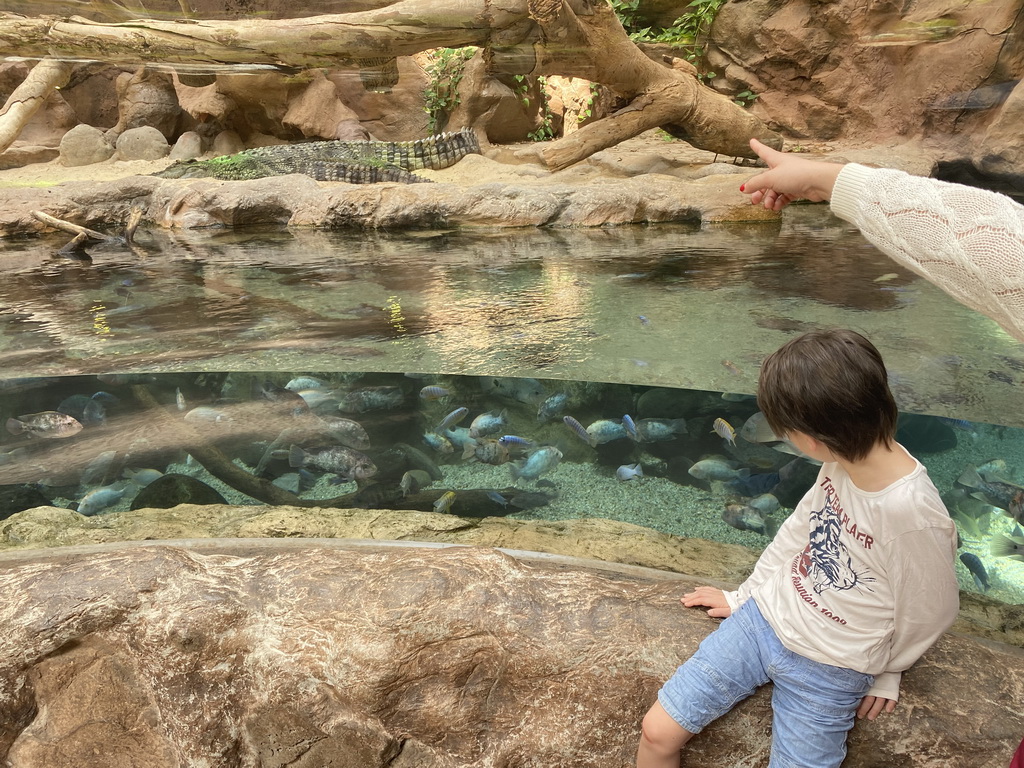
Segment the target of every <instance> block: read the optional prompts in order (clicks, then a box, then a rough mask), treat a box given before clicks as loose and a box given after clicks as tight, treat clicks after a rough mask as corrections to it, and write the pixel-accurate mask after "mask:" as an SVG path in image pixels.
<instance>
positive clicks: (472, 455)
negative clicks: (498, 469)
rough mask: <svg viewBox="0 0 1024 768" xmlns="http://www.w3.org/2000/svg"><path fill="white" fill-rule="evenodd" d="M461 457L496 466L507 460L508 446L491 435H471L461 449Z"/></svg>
mask: <svg viewBox="0 0 1024 768" xmlns="http://www.w3.org/2000/svg"><path fill="white" fill-rule="evenodd" d="M462 458H463V459H476V460H477V461H480V462H483V463H484V464H493V465H495V466H497V465H499V464H504V463H505V462H507V461H508V458H509V457H508V448H506V447H505V446H504V445H502V444H501V441H499V440H495V439H494V438H491V437H471V438H469V440H467V441H466V445H465V447H464V448H463V449H462Z"/></svg>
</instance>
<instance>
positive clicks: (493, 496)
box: [486, 491, 508, 509]
mask: <svg viewBox="0 0 1024 768" xmlns="http://www.w3.org/2000/svg"><path fill="white" fill-rule="evenodd" d="M486 495H487V498H488V499H490V500H491V501H493V502H494V503H495V504H497V505H498V506H500V507H501V508H502V509H505V508H506V507H508V499H506V498H505V497H504V496H502V495H501V494H500V493H498V492H497V491H488V492H487V494H486Z"/></svg>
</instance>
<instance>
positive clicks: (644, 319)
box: [636, 315, 651, 325]
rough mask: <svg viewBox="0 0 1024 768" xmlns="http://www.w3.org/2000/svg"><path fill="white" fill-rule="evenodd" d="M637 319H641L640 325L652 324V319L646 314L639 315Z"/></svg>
mask: <svg viewBox="0 0 1024 768" xmlns="http://www.w3.org/2000/svg"><path fill="white" fill-rule="evenodd" d="M636 319H637V320H639V321H640V325H650V324H651V320H650V318H649V317H647V316H646V315H637V316H636Z"/></svg>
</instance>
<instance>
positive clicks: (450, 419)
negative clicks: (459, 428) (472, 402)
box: [434, 406, 469, 432]
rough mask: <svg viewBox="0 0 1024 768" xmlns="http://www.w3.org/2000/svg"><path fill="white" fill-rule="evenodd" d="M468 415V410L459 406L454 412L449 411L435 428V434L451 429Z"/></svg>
mask: <svg viewBox="0 0 1024 768" xmlns="http://www.w3.org/2000/svg"><path fill="white" fill-rule="evenodd" d="M468 414H469V408H466V407H464V406H460V407H458V408H456V409H455V410H454V411H451V412H450V413H449V414H448V415H447V416H445V417H444V418H443V419H441V423H439V424H438V425H437V427H435V429H434V431H435V432H444V431H445V430H446V429H448V427H452V426H454V425H456V424H458V423H459V422H460V421H462V420H463V419H464V418H466V416H467V415H468Z"/></svg>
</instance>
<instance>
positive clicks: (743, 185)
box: [740, 184, 747, 192]
mask: <svg viewBox="0 0 1024 768" xmlns="http://www.w3.org/2000/svg"><path fill="white" fill-rule="evenodd" d="M746 186H747V185H746V184H740V192H742V191H743V190H744V189H745V188H746Z"/></svg>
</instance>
